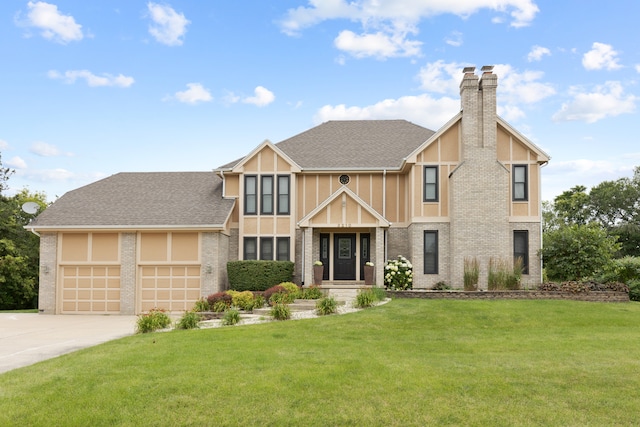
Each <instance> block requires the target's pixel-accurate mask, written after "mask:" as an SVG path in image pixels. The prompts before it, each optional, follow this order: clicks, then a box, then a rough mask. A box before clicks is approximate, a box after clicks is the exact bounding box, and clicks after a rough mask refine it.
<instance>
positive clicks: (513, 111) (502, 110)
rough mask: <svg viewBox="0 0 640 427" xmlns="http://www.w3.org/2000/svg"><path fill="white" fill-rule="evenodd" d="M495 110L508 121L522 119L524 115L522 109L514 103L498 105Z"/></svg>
mask: <svg viewBox="0 0 640 427" xmlns="http://www.w3.org/2000/svg"><path fill="white" fill-rule="evenodd" d="M497 110H498V115H499V116H500V117H502V118H503V119H505V120H506V121H508V122H515V121H516V120H520V119H523V118H524V117H525V115H526V114H525V113H524V111H522V110H521V109H520V108H519V107H516V106H515V105H504V106H503V105H498V107H497Z"/></svg>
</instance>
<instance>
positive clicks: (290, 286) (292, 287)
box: [279, 282, 300, 299]
mask: <svg viewBox="0 0 640 427" xmlns="http://www.w3.org/2000/svg"><path fill="white" fill-rule="evenodd" d="M279 285H280V286H282V287H283V288H285V289H286V290H287V293H288V294H289V295H291V298H292V299H296V298H298V297H299V296H300V287H299V286H298V285H296V284H295V283H293V282H282V283H280V284H279Z"/></svg>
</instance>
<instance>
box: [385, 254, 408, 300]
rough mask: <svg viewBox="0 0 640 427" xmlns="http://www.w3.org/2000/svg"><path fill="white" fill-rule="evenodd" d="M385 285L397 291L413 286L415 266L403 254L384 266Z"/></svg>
mask: <svg viewBox="0 0 640 427" xmlns="http://www.w3.org/2000/svg"><path fill="white" fill-rule="evenodd" d="M384 286H385V287H386V288H389V289H393V290H396V291H402V290H405V289H412V288H413V266H412V265H411V263H410V262H409V260H407V259H406V258H405V257H403V256H402V255H398V258H397V259H395V260H389V261H387V263H386V264H385V266H384Z"/></svg>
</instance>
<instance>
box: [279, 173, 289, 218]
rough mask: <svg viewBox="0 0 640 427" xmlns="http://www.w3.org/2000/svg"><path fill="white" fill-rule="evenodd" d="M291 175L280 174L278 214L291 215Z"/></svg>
mask: <svg viewBox="0 0 640 427" xmlns="http://www.w3.org/2000/svg"><path fill="white" fill-rule="evenodd" d="M289 182H290V181H289V175H279V176H278V215H289Z"/></svg>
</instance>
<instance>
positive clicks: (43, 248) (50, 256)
mask: <svg viewBox="0 0 640 427" xmlns="http://www.w3.org/2000/svg"><path fill="white" fill-rule="evenodd" d="M57 253H58V235H57V233H42V234H40V281H39V283H40V285H39V286H40V291H39V294H38V311H39V312H40V313H43V314H55V313H56V277H58V270H57V266H58V260H57V258H56V257H57Z"/></svg>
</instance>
